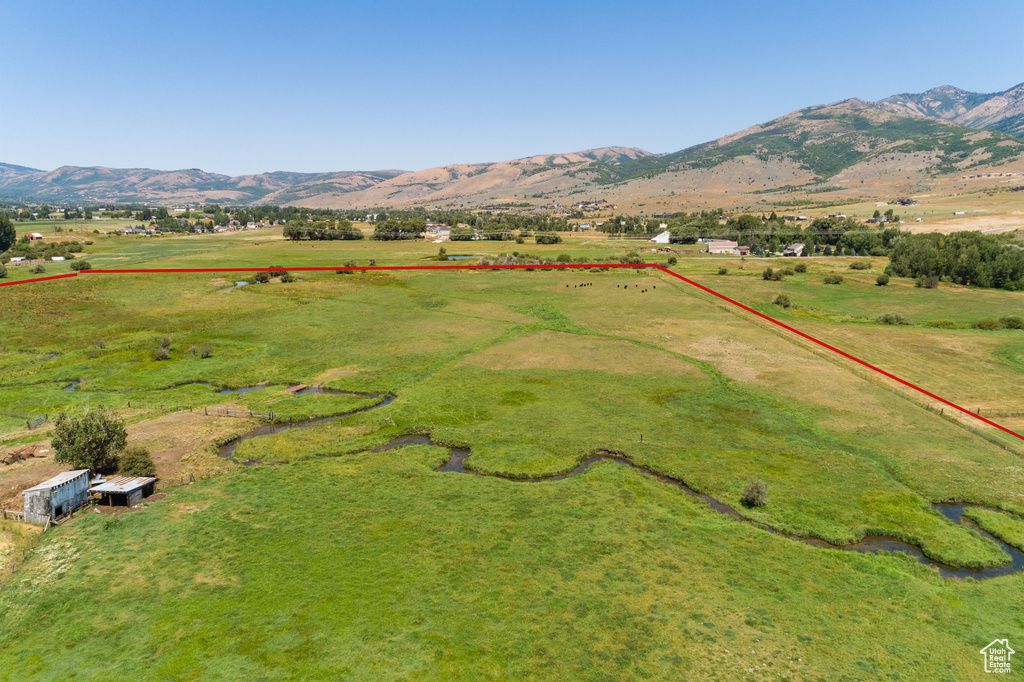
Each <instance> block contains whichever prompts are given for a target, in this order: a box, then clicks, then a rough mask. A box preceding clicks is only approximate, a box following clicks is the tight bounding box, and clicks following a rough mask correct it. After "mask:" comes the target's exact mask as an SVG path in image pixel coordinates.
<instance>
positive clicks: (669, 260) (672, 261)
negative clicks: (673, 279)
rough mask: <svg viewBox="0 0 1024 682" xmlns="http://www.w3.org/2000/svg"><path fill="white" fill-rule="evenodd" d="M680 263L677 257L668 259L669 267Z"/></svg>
mask: <svg viewBox="0 0 1024 682" xmlns="http://www.w3.org/2000/svg"><path fill="white" fill-rule="evenodd" d="M678 262H679V259H678V258H676V257H675V256H669V257H668V264H669V265H675V264H676V263H678Z"/></svg>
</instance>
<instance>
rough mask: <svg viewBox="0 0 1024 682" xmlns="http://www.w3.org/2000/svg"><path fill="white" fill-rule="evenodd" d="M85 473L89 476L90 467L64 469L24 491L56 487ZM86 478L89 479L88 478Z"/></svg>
mask: <svg viewBox="0 0 1024 682" xmlns="http://www.w3.org/2000/svg"><path fill="white" fill-rule="evenodd" d="M83 474H85V475H86V477H88V475H89V470H88V469H75V470H74V471H62V472H61V473H59V474H57V475H56V476H54V477H53V478H51V479H49V480H46V481H43V482H42V483H40V484H38V485H34V486H32V487H31V488H27V489H25V490H24V491H23V492H26V493H27V492H29V491H30V490H50V489H51V488H56V487H57V486H60V485H64V484H65V483H68V482H70V481H73V480H75V479H76V478H78V477H79V476H81V475H83ZM86 480H88V478H87V479H86Z"/></svg>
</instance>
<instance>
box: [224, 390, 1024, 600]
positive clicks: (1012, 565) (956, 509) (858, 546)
mask: <svg viewBox="0 0 1024 682" xmlns="http://www.w3.org/2000/svg"><path fill="white" fill-rule="evenodd" d="M306 392H310V393H317V392H321V393H340V394H345V395H358V396H363V397H366V398H377V397H380V396H379V395H378V394H374V393H355V392H349V391H336V390H335V389H306V390H304V391H300V392H299V393H298V394H299V395H302V394H303V393H306ZM394 400H395V396H388V397H386V398H385V399H384V400H383V401H381V402H379V403H376V404H374V405H371V406H369V407H365V408H362V409H360V410H353V411H352V412H348V413H346V414H341V415H337V416H334V417H319V418H315V419H308V420H306V421H303V422H296V423H293V424H270V425H267V426H261V427H258V428H256V429H253V430H252V431H249V432H248V433H246V434H245V435H243V436H240V437H239V438H236V439H235V440H233V441H231V442H229V443H227V444H225V445H223V446H221V448H220V449H219V451H218V454H219V455H220V456H221V457H227V458H229V459H231V461H233V462H235V461H236V460H235V459H234V458H233V457H232V455H233V454H234V452H235V449H236V448H237V447H238V446H239V445H240V444H241V443H243V442H244V441H247V440H251V439H253V438H258V437H260V436H265V435H269V434H272V433H281V432H282V431H287V430H289V429H304V428H309V427H311V426H317V425H319V424H326V423H328V422H333V421H337V420H339V419H345V418H346V417H350V416H352V415H354V414H358V413H361V412H367V411H369V410H374V409H377V408H380V407H384V406H385V405H389V404H391V403H392V402H393V401H394ZM406 445H435V446H440V447H446V448H448V450H449V453H450V456H449V458H448V460H447V461H445V463H444V464H442V465H441V466H440V467H438V471H439V472H453V473H460V474H469V475H472V476H486V477H490V478H501V479H503V480H506V481H513V482H516V483H540V482H544V481H561V480H563V479H566V478H570V477H572V476H579V475H580V474H582V473H584V472H586V471H587V469H589V468H590V467H591V466H593V465H594V464H596V463H598V462H603V461H610V462H614V463H615V464H618V465H621V466H625V467H629V468H630V469H633V470H635V471H639V472H641V473H643V474H644V475H647V476H651V477H653V478H655V479H657V480H659V481H661V482H662V483H665V484H667V485H671V486H672V487H674V488H676V489H678V490H680V491H682V492H683V493H684V494H686V495H689V496H691V497H696V498H699V499H701V500H703V501H704V502H705V503H707V505H708V506H709V507H711V508H712V509H713V510H715V511H716V512H718V513H720V514H725V515H727V516H731V517H733V518H735V519H738V520H740V521H743V522H744V523H750V524H752V525H755V526H757V527H758V528H761V529H763V530H766V531H768V532H770V533H774V534H775V535H780V536H783V537H787V538H790V539H792V540H798V541H800V542H803V543H805V544H808V545H812V546H815V547H824V548H830V549H839V550H844V551H850V552H865V553H872V554H875V553H878V552H902V553H904V554H907V555H909V556H912V557H914V558H915V559H916V560H917V561H918V562H920V563H922V564H924V565H926V566H931V567H932V568H935V569H937V570H938V571H939V574H940V575H941V576H942V577H943V578H946V579H956V580H963V579H964V578H973V579H975V580H988V579H990V578H996V577H999V576H1003V575H1011V574H1013V573H1021V572H1024V552H1021V551H1020V550H1018V549H1016V548H1014V547H1011V546H1010V545H1008V544H1006V543H1005V542H1003V541H1002V540H1000V539H998V538H996V537H994V536H993V535H991V534H990V533H987V532H986V531H984V530H982V529H981V528H979V527H978V526H977V524H975V523H973V522H972V521H970V520H969V519H965V518H964V509H966V508H967V507H980V508H986V509H993V510H994V508H992V507H985V506H984V505H969V504H933V505H932V509H935V510H936V511H938V512H939V513H941V514H942V515H943V516H945V517H946V518H947V519H949V520H950V521H952V522H953V523H956V524H958V525H961V526H964V527H965V528H969V529H971V530H972V531H974V532H975V533H978V534H979V535H981V536H983V537H986V538H988V539H989V540H991V541H992V542H994V543H996V544H997V545H998V546H999V548H1000V549H1002V550H1003V552H1004V553H1005V554H1006V555H1007V557H1008V558H1009V561H1008V562H1007V563H1003V564H1000V565H998V566H987V567H985V568H962V567H956V566H949V565H947V564H944V563H941V562H939V561H936V560H934V559H932V558H930V557H928V556H926V555H925V554H924V552H922V551H921V548H920V547H918V546H916V545H913V544H911V543H909V542H906V541H904V540H900V539H897V538H894V537H890V536H886V535H865V536H864V538H863V539H862V540H861V541H860V542H856V543H853V544H848V545H833V544H831V543H829V542H826V541H825V540H821V539H820V538H814V537H804V536H800V535H793V534H791V533H784V532H782V531H780V530H778V529H776V528H773V527H771V526H769V525H768V524H766V523H763V522H761V521H756V520H753V519H751V518H749V517H747V516H745V515H743V514H742V513H740V512H739V511H738V510H737V509H735V508H733V507H731V506H729V505H727V504H725V503H723V502H720V501H719V500H716V499H715V498H713V497H711V496H710V495H706V494H704V493H700V492H697V491H696V490H694V489H693V488H691V487H690V486H688V485H687V484H686V483H685V482H684V481H682V480H680V479H677V478H674V477H672V476H668V475H666V474H663V473H659V472H657V471H654V470H652V469H649V468H647V467H645V466H641V465H637V464H634V463H633V462H632V461H630V459H629V458H628V457H627V456H626V455H624V454H622V453H619V452H613V451H610V450H599V451H597V453H596V454H594V455H592V456H590V457H587V458H586V459H584V460H583V461H582V462H580V464H579V466H577V467H576V468H575V469H573V470H572V471H569V472H567V473H564V474H557V475H554V476H540V477H536V478H514V477H511V476H501V475H497V474H486V473H481V472H478V471H474V470H472V469H467V468H466V466H465V462H466V459H467V458H469V455H470V451H469V450H468V449H466V448H457V447H449V446H446V445H441V444H439V443H435V442H434V441H432V440H431V439H430V437H429V436H424V435H417V434H413V435H406V436H399V437H397V438H394V439H393V440H391V441H389V442H388V443H385V444H384V445H382V446H380V447H377V448H374V449H372V450H370V452H372V453H380V452H386V451H388V450H392V449H394V448H398V447H402V446H406ZM236 463H237V462H236ZM243 464H246V465H252V464H259V462H257V461H255V460H249V461H247V462H243ZM996 511H997V510H996Z"/></svg>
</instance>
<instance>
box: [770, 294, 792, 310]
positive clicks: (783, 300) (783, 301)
mask: <svg viewBox="0 0 1024 682" xmlns="http://www.w3.org/2000/svg"><path fill="white" fill-rule="evenodd" d="M772 303H774V304H775V305H781V306H782V307H783V308H788V307H790V306H791V305H793V302H792V301H790V300H789V296H786V295H785V294H779V295H778V296H776V297H775V300H774V301H772Z"/></svg>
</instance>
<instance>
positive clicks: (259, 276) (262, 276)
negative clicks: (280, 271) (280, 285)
mask: <svg viewBox="0 0 1024 682" xmlns="http://www.w3.org/2000/svg"><path fill="white" fill-rule="evenodd" d="M269 281H270V273H269V272H267V271H266V270H260V271H259V272H257V273H256V274H254V275H253V276H252V277H250V278H249V282H251V283H252V284H266V283H267V282H269Z"/></svg>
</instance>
